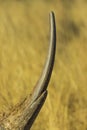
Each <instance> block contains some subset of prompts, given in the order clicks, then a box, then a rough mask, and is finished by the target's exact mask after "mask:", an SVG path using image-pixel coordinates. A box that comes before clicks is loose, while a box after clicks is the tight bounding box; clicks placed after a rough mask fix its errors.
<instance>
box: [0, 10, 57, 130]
mask: <svg viewBox="0 0 87 130" xmlns="http://www.w3.org/2000/svg"><path fill="white" fill-rule="evenodd" d="M55 50H56V25H55V16H54V13H53V12H51V13H50V44H49V52H48V56H47V60H46V63H45V67H44V69H43V72H42V74H41V76H40V79H39V80H38V82H37V84H36V87H35V88H34V90H33V92H32V95H31V96H28V97H26V99H25V100H24V101H23V102H22V103H20V104H18V105H17V106H15V107H14V109H13V110H12V111H11V112H10V113H9V114H8V115H7V116H5V117H4V118H3V119H2V121H1V122H0V130H29V129H30V128H31V126H32V124H33V122H34V120H35V118H36V117H37V115H38V113H39V111H40V109H41V107H42V106H43V103H44V101H45V99H46V96H47V86H48V83H49V80H50V77H51V73H52V69H53V65H54V59H55Z"/></svg>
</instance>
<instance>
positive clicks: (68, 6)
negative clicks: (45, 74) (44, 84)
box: [0, 0, 87, 130]
mask: <svg viewBox="0 0 87 130" xmlns="http://www.w3.org/2000/svg"><path fill="white" fill-rule="evenodd" d="M51 10H53V11H54V12H55V16H56V25H57V49H56V59H55V66H54V70H53V73H52V77H51V81H50V84H49V88H48V92H49V94H48V97H47V100H46V102H45V104H44V107H43V108H42V110H41V112H40V114H39V116H38V118H37V120H36V121H35V123H34V125H33V127H32V130H87V58H86V56H87V1H86V0H54V1H52V0H37V1H35V0H32V1H30V0H3V1H2V0H0V112H7V111H8V109H10V108H11V107H13V106H14V105H15V104H16V103H18V102H20V101H21V100H22V99H23V98H24V97H26V96H27V94H29V93H30V92H31V90H32V88H33V87H34V86H35V83H36V82H37V80H38V78H39V75H40V74H41V72H42V69H43V66H44V63H45V59H46V55H47V51H48V45H49V44H48V42H49V12H50V11H51Z"/></svg>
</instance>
